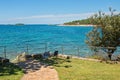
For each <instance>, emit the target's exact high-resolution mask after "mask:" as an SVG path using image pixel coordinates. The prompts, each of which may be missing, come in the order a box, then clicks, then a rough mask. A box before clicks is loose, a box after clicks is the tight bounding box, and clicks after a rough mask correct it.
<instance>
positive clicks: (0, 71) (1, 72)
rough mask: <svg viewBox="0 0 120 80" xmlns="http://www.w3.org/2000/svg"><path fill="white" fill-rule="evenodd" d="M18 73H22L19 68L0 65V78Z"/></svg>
mask: <svg viewBox="0 0 120 80" xmlns="http://www.w3.org/2000/svg"><path fill="white" fill-rule="evenodd" d="M19 71H22V70H21V68H19V67H18V66H16V65H14V64H12V63H4V64H3V63H0V76H5V75H17V72H19Z"/></svg>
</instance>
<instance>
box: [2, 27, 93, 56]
mask: <svg viewBox="0 0 120 80" xmlns="http://www.w3.org/2000/svg"><path fill="white" fill-rule="evenodd" d="M91 29H92V27H82V26H81V27H74V26H73V27H70V26H69V27H66V26H64V27H63V26H56V25H24V26H15V25H0V46H1V47H0V56H4V55H3V53H4V48H3V47H2V46H6V53H7V57H8V58H12V57H14V56H16V55H18V54H19V53H23V52H28V53H29V54H35V53H43V52H45V51H50V52H54V51H55V50H58V51H59V53H64V54H71V55H80V56H85V55H89V53H90V51H89V48H88V47H87V45H86V44H85V39H86V34H87V33H88V32H89V31H90V30H91Z"/></svg>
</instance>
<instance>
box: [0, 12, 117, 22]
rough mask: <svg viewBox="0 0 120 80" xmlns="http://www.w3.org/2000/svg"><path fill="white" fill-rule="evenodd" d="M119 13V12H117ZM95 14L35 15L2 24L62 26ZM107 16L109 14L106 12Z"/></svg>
mask: <svg viewBox="0 0 120 80" xmlns="http://www.w3.org/2000/svg"><path fill="white" fill-rule="evenodd" d="M116 13H118V12H116ZM94 14H95V13H81V14H48V15H33V16H27V17H16V18H10V19H4V20H1V21H0V23H19V22H20V23H21V22H22V23H26V24H61V23H64V22H68V21H73V20H80V19H85V18H88V17H90V16H92V15H94ZM106 14H109V13H108V12H106Z"/></svg>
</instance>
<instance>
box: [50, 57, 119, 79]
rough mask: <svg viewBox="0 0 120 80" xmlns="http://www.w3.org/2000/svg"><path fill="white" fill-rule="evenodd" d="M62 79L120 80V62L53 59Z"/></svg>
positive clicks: (52, 61) (53, 63) (52, 63)
mask: <svg viewBox="0 0 120 80" xmlns="http://www.w3.org/2000/svg"><path fill="white" fill-rule="evenodd" d="M50 62H51V65H53V66H54V67H55V69H56V70H57V71H58V74H59V78H60V80H120V77H119V76H120V67H119V66H120V64H106V63H99V62H93V61H84V60H79V59H71V62H69V61H66V60H64V59H51V60H50V61H49V63H50Z"/></svg>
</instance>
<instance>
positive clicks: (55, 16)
mask: <svg viewBox="0 0 120 80" xmlns="http://www.w3.org/2000/svg"><path fill="white" fill-rule="evenodd" d="M93 14H94V13H83V14H56V15H55V14H54V15H36V16H28V17H18V18H13V19H7V20H9V21H11V20H27V19H49V18H52V19H56V18H57V19H58V18H64V19H65V18H76V17H77V18H78V17H79V18H87V17H89V16H91V15H93Z"/></svg>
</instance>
